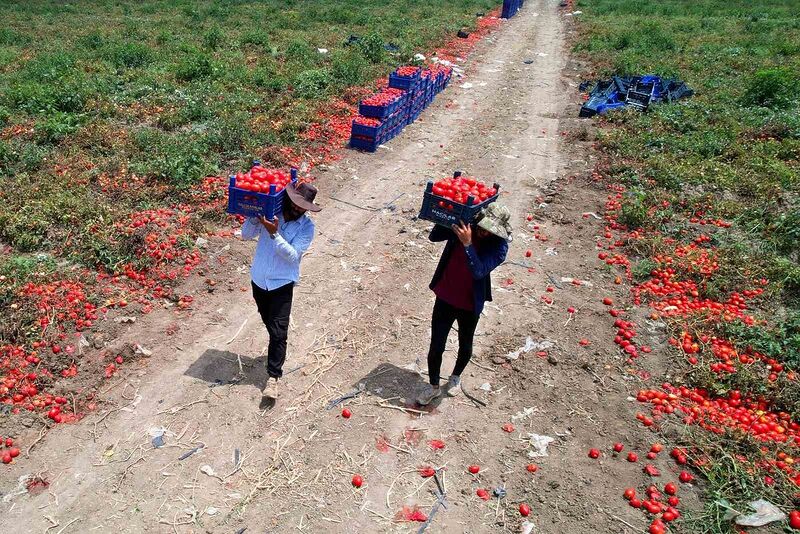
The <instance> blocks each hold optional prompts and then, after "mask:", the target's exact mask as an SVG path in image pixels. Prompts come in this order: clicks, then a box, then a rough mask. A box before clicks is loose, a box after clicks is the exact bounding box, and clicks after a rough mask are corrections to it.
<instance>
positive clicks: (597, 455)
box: [589, 449, 600, 460]
mask: <svg viewBox="0 0 800 534" xmlns="http://www.w3.org/2000/svg"><path fill="white" fill-rule="evenodd" d="M589 458H592V459H593V460H596V459H597V458H600V451H599V450H597V449H589Z"/></svg>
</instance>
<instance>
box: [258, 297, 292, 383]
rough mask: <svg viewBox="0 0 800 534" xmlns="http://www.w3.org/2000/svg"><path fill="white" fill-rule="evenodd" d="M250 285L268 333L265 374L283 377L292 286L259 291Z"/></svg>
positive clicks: (272, 376)
mask: <svg viewBox="0 0 800 534" xmlns="http://www.w3.org/2000/svg"><path fill="white" fill-rule="evenodd" d="M251 283H252V282H251ZM252 285H253V298H254V299H255V301H256V306H257V307H258V313H259V314H260V315H261V320H262V321H264V326H266V327H267V332H268V333H269V348H268V349H267V374H269V376H270V377H271V378H280V377H281V376H283V362H285V361H286V338H287V336H288V333H289V314H290V313H291V312H292V295H293V294H294V284H293V283H290V284H286V285H285V286H281V287H279V288H276V289H273V290H272V291H266V290H264V289H261V288H260V287H258V286H257V285H256V284H254V283H253V284H252Z"/></svg>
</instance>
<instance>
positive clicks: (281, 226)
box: [242, 183, 322, 400]
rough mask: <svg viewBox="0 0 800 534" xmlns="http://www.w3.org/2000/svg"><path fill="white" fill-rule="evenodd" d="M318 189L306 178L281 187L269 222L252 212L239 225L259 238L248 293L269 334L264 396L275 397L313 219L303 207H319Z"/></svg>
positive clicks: (249, 235) (246, 236)
mask: <svg viewBox="0 0 800 534" xmlns="http://www.w3.org/2000/svg"><path fill="white" fill-rule="evenodd" d="M316 196H317V188H316V187H314V186H313V185H311V184H308V183H300V184H298V185H296V186H295V185H293V184H289V185H287V186H286V194H285V195H284V197H283V209H282V212H281V214H280V215H279V216H277V217H274V218H273V219H272V220H271V221H270V220H268V219H267V218H266V217H264V216H261V217H251V218H249V219H247V220H246V221H245V223H244V225H243V226H242V239H244V240H250V239H258V245H257V246H256V253H255V258H254V259H253V265H252V267H251V269H250V277H251V281H252V286H253V298H254V299H255V301H256V306H257V307H258V313H259V314H260V315H261V320H262V321H264V325H265V326H266V327H267V332H268V333H269V347H268V349H267V361H266V364H267V374H268V375H269V377H268V379H267V383H266V384H265V386H264V389H263V390H262V393H263V395H264V397H267V398H269V399H273V400H274V399H277V398H278V379H279V378H281V376H282V375H283V364H284V362H285V361H286V340H287V336H288V331H289V314H290V313H291V311H292V295H293V292H294V285H295V284H296V283H297V281H298V280H299V279H300V260H301V259H302V257H303V253H304V252H305V251H306V250H307V249H308V247H309V246H310V245H311V241H312V240H313V239H314V222H313V221H312V220H311V217H309V216H308V214H307V213H306V212H308V211H312V212H317V211H320V210H321V209H322V208H320V207H319V206H318V205H317V204H314V198H315V197H316Z"/></svg>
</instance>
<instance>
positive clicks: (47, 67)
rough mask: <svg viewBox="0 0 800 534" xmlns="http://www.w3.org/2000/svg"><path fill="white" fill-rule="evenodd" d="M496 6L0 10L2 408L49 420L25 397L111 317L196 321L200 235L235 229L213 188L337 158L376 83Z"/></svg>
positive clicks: (157, 5)
mask: <svg viewBox="0 0 800 534" xmlns="http://www.w3.org/2000/svg"><path fill="white" fill-rule="evenodd" d="M492 7H494V8H496V5H495V2H493V1H491V0H458V1H445V0H433V1H431V2H426V3H425V4H424V5H419V3H417V2H413V1H411V0H392V1H377V0H367V1H361V0H359V1H354V0H336V1H310V0H309V1H296V0H290V1H287V2H278V1H275V0H272V1H258V2H236V1H217V2H199V1H178V2H176V1H166V0H159V1H156V0H153V1H144V2H94V1H78V2H72V3H54V2H48V1H44V0H35V1H30V2H29V1H19V2H4V3H3V5H2V6H0V184H2V187H0V250H2V255H0V309H2V310H3V313H2V314H0V315H1V316H0V359H1V360H2V362H3V370H2V380H3V382H4V383H3V385H0V397H5V398H6V400H9V402H10V399H11V397H12V396H13V397H14V408H13V411H14V412H18V411H19V410H20V408H21V407H23V406H24V407H25V408H27V409H38V408H45V407H48V406H50V405H51V404H52V402H53V399H51V398H49V397H48V398H45V399H43V400H36V401H35V402H33V404H31V403H29V402H28V401H26V400H25V399H33V398H34V397H37V399H38V396H39V394H40V393H41V392H42V391H44V390H46V389H48V388H49V386H50V385H51V384H52V382H53V381H54V380H56V379H57V378H58V377H59V374H60V375H61V376H64V377H70V376H74V375H75V373H76V372H77V367H76V365H75V363H76V357H77V355H78V354H80V353H81V345H80V343H81V342H82V341H81V340H80V339H79V338H80V335H81V333H83V332H89V331H91V329H92V328H93V326H95V324H96V323H97V322H98V320H99V318H100V317H101V316H102V314H103V313H104V312H105V311H106V310H108V309H110V308H127V309H129V310H131V309H132V310H133V311H135V312H142V313H148V312H149V311H151V310H152V309H153V303H154V301H157V300H158V299H163V298H167V299H170V300H172V301H173V303H174V304H175V305H176V306H178V307H188V306H189V305H190V303H191V301H192V299H191V297H190V296H186V295H177V294H174V292H173V288H174V287H175V286H176V282H177V281H179V280H181V279H182V278H183V277H185V276H186V275H188V274H189V273H190V272H191V271H192V270H193V268H194V267H195V266H196V265H197V264H198V263H199V262H200V261H201V254H200V251H199V250H198V247H197V241H196V239H197V237H198V236H201V235H203V234H204V232H209V231H215V230H216V229H218V227H217V226H216V225H215V223H218V222H220V221H222V220H224V217H225V215H224V201H225V189H224V186H225V183H226V182H225V180H224V178H215V177H218V176H224V175H227V174H228V173H230V172H232V171H237V170H241V169H243V168H245V167H247V166H248V163H249V161H250V160H252V159H253V158H258V159H261V160H262V161H264V162H266V163H268V164H271V165H275V166H283V167H286V166H288V165H289V164H294V165H300V164H302V163H306V164H312V165H313V164H314V163H319V162H320V161H322V160H324V159H325V158H326V157H328V156H331V155H332V153H333V150H335V149H339V148H341V147H342V146H343V145H344V142H345V141H346V139H347V137H348V135H349V130H350V120H351V118H352V115H353V110H354V104H356V103H357V101H358V99H359V97H360V96H363V95H364V94H365V93H366V92H369V91H370V90H371V87H373V86H374V84H373V81H374V80H376V79H377V78H379V77H381V76H385V75H386V73H388V72H389V70H390V69H391V68H392V67H393V66H396V65H399V64H403V63H408V62H409V61H410V60H412V58H413V55H414V54H415V53H417V52H430V51H431V50H434V49H435V48H434V47H436V46H437V45H439V44H443V43H445V42H446V41H448V40H451V39H454V38H455V34H456V33H457V31H458V30H459V29H461V28H466V29H474V28H475V26H476V25H477V24H479V23H480V21H481V20H483V19H481V18H479V17H476V15H477V14H479V13H480V14H483V12H486V11H487V10H489V9H490V8H492ZM486 20H488V19H486ZM495 20H496V19H495ZM45 37H46V38H45ZM462 41H465V40H462ZM75 335H77V336H78V337H77V338H75V337H74V336H75ZM83 342H85V340H83ZM117 359H119V358H117ZM114 360H115V356H114V355H109V360H108V361H107V362H104V363H103V367H104V368H105V373H106V376H111V375H113V374H114V372H115V365H116V364H117V363H119V362H116V363H115V361H114ZM42 362H43V363H42ZM33 366H38V367H39V373H38V376H36V373H33V374H30V373H28V371H27V369H29V368H30V367H33ZM34 383H35V384H37V385H36V386H34V385H33V384H34ZM23 389H24V390H23ZM51 418H52V417H51ZM64 418H67V415H66V414H65V415H64V416H63V417H61V419H64Z"/></svg>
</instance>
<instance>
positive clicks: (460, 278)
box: [433, 243, 475, 311]
mask: <svg viewBox="0 0 800 534" xmlns="http://www.w3.org/2000/svg"><path fill="white" fill-rule="evenodd" d="M473 246H474V244H473ZM433 292H434V293H435V294H436V296H437V297H439V298H440V299H442V300H443V301H445V302H446V303H448V304H449V305H451V306H453V307H455V308H458V309H460V310H467V311H472V310H473V309H474V308H475V303H474V298H473V294H472V293H473V279H472V272H471V271H470V270H469V265H467V253H466V252H465V251H464V246H463V245H462V244H461V243H456V246H455V247H453V253H452V254H451V255H450V259H449V260H448V262H447V266H446V267H445V268H444V273H443V274H442V278H441V279H440V280H439V283H438V284H436V287H434V288H433Z"/></svg>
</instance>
